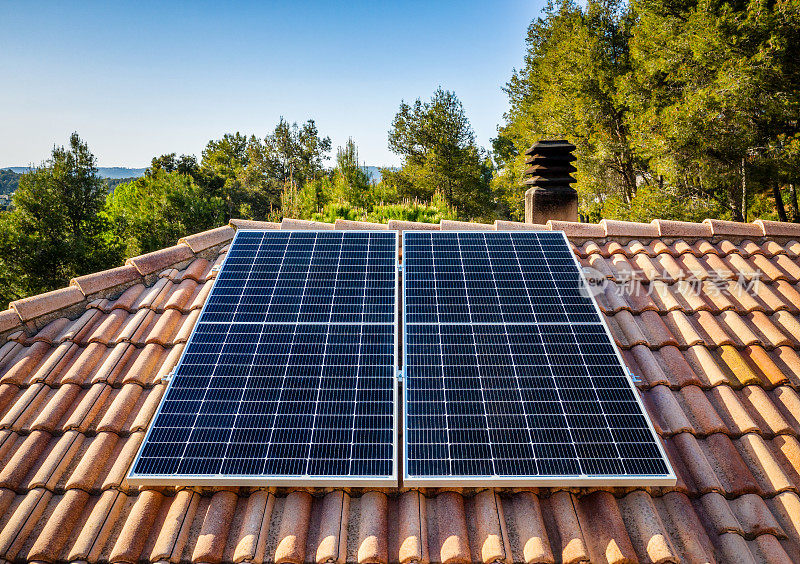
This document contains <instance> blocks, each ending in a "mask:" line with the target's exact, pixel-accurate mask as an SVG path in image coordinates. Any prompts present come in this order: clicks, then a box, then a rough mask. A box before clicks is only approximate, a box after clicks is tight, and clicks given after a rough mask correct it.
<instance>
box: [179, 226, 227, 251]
mask: <svg viewBox="0 0 800 564" xmlns="http://www.w3.org/2000/svg"><path fill="white" fill-rule="evenodd" d="M234 233H236V231H235V230H234V229H233V227H230V226H228V225H223V226H221V227H216V228H214V229H209V230H207V231H201V232H200V233H195V234H193V235H187V236H186V237H181V238H180V239H178V244H179V245H180V244H181V243H183V244H185V245H186V246H187V247H189V248H190V249H191V250H192V252H193V253H194V254H199V253H201V252H203V251H205V250H207V249H210V248H211V247H216V246H218V245H222V244H223V243H227V242H228V241H230V240H231V239H233V235H234Z"/></svg>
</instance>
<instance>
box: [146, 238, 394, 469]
mask: <svg viewBox="0 0 800 564" xmlns="http://www.w3.org/2000/svg"><path fill="white" fill-rule="evenodd" d="M396 245H397V236H396V234H395V233H393V232H383V233H377V232H292V231H275V232H270V231H239V232H238V233H237V236H236V238H235V239H234V241H233V243H232V244H231V247H230V249H229V251H228V254H227V257H226V260H225V262H224V264H223V266H222V268H221V269H220V272H219V273H218V275H217V279H216V281H215V283H214V287H213V288H212V290H211V293H210V295H209V298H208V300H207V303H206V306H205V308H204V310H203V311H202V313H201V315H200V318H199V320H198V323H197V326H196V327H195V329H194V331H193V333H192V336H191V338H190V340H189V342H188V344H187V347H186V350H185V352H184V354H183V356H182V357H181V360H180V362H179V363H178V366H177V367H176V369H175V372H174V376H173V377H172V379H171V382H170V385H169V387H168V389H167V392H166V394H165V397H164V399H163V400H162V403H161V405H160V407H159V410H158V412H157V414H156V416H155V420H154V423H153V425H152V426H151V428H150V430H149V431H148V435H147V437H146V438H145V441H144V443H143V445H142V448H141V450H140V453H139V456H138V457H137V459H136V461H135V463H134V468H133V470H132V473H131V476H130V479H131V480H132V482H133V483H154V484H158V483H163V484H174V483H191V484H215V483H232V484H242V485H247V484H254V485H259V484H270V483H274V484H281V483H291V484H303V483H306V484H309V485H316V484H324V483H326V481H328V480H337V481H348V480H352V482H353V483H354V484H360V483H363V484H365V485H369V484H375V485H391V484H396V471H395V444H396V440H395V435H396V425H395V394H396V392H395V382H396V379H395V375H396V361H395V356H396V355H395V349H396V331H397V326H396V307H397V305H396V303H397V302H396V295H397V288H396V285H397V282H396V280H397V246H396Z"/></svg>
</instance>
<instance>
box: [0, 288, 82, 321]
mask: <svg viewBox="0 0 800 564" xmlns="http://www.w3.org/2000/svg"><path fill="white" fill-rule="evenodd" d="M83 301H84V295H83V292H81V290H80V289H79V288H77V287H76V286H68V287H66V288H61V289H59V290H53V291H52V292H47V293H46V294H39V295H38V296H32V297H30V298H24V299H21V300H17V301H14V302H11V303H10V304H9V305H10V307H11V308H13V309H14V310H15V311H16V312H17V314H18V315H19V317H20V319H22V321H24V322H28V321H31V320H33V319H36V318H38V317H42V316H45V315H48V314H51V313H54V312H56V311H59V310H62V309H67V308H71V307H72V306H76V305H78V304H80V303H82V302H83Z"/></svg>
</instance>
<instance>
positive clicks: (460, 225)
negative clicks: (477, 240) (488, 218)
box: [439, 219, 495, 231]
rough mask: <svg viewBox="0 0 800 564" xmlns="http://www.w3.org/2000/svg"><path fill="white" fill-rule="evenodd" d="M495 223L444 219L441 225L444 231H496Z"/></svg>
mask: <svg viewBox="0 0 800 564" xmlns="http://www.w3.org/2000/svg"><path fill="white" fill-rule="evenodd" d="M494 228H495V226H494V224H493V223H473V222H471V221H454V220H452V219H443V220H442V221H441V222H440V223H439V229H441V230H442V231H494Z"/></svg>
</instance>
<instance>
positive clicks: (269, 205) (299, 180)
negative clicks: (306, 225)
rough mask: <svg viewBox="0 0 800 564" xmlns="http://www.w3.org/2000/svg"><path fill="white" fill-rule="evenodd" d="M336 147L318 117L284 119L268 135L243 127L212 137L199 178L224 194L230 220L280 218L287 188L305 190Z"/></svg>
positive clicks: (215, 192)
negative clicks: (301, 121)
mask: <svg viewBox="0 0 800 564" xmlns="http://www.w3.org/2000/svg"><path fill="white" fill-rule="evenodd" d="M330 147H331V141H330V138H328V137H321V136H320V134H319V130H318V129H317V126H316V124H315V122H314V120H308V121H307V122H306V123H304V124H303V125H302V126H298V125H297V124H296V123H293V124H290V123H289V122H287V121H286V120H285V119H283V118H281V119H280V121H279V122H278V124H277V125H276V127H275V129H274V130H273V132H272V133H270V134H269V135H267V136H266V137H265V138H264V139H263V140H261V139H259V138H257V137H255V136H254V135H251V136H250V137H249V138H248V137H246V136H245V135H242V134H240V133H238V132H237V133H235V134H226V135H225V136H223V138H222V139H220V140H216V141H209V143H208V145H207V146H206V149H205V150H204V151H203V156H202V161H201V164H200V176H199V177H198V176H195V179H196V181H197V182H198V184H199V185H200V186H202V187H204V188H206V189H207V190H208V191H209V193H210V194H212V195H216V196H220V197H221V198H223V199H224V201H225V202H226V209H227V218H228V219H229V218H231V217H244V218H247V219H258V220H264V219H269V220H276V219H280V216H281V214H282V213H283V212H282V210H283V205H284V203H285V201H287V198H284V197H283V191H284V189H285V187H286V186H287V185H291V186H292V188H291V189H292V190H294V191H299V190H301V189H302V187H303V186H304V185H305V184H306V182H308V181H311V180H314V179H315V178H317V177H319V176H320V175H322V173H323V162H324V161H325V160H326V159H327V158H328V157H327V153H328V152H329V151H330ZM288 200H292V198H291V197H289V198H288Z"/></svg>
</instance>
